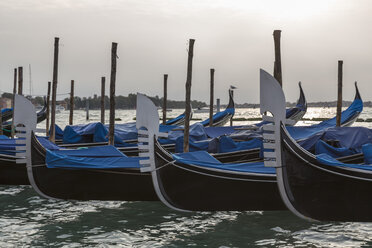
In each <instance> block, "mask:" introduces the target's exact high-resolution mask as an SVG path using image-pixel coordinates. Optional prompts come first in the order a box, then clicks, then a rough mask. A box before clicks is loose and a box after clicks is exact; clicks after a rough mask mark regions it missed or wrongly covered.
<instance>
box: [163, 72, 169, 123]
mask: <svg viewBox="0 0 372 248" xmlns="http://www.w3.org/2000/svg"><path fill="white" fill-rule="evenodd" d="M167 83H168V74H164V86H163V125H165V123H166V122H167V90H168V89H167Z"/></svg>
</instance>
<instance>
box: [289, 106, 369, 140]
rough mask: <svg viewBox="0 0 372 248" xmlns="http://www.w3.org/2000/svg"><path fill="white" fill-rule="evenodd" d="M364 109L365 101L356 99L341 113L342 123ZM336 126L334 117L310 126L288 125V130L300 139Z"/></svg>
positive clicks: (296, 138) (295, 137)
mask: <svg viewBox="0 0 372 248" xmlns="http://www.w3.org/2000/svg"><path fill="white" fill-rule="evenodd" d="M362 110H363V102H362V100H360V99H355V100H354V101H353V103H352V104H351V105H350V106H349V107H348V108H347V109H346V110H344V111H342V113H341V123H346V122H348V121H349V120H350V118H352V117H354V116H355V115H356V114H359V113H360V112H362ZM334 126H336V117H333V118H331V119H329V120H326V121H322V122H321V123H319V124H316V125H312V126H310V127H297V126H293V127H287V130H288V132H289V133H290V134H291V136H292V137H293V138H294V139H295V140H300V139H303V138H307V137H310V136H311V135H313V134H315V133H317V132H319V131H321V130H324V129H326V128H329V127H334Z"/></svg>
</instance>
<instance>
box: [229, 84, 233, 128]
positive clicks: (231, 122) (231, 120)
mask: <svg viewBox="0 0 372 248" xmlns="http://www.w3.org/2000/svg"><path fill="white" fill-rule="evenodd" d="M229 94H230V91H229ZM229 97H230V96H229ZM231 97H232V99H234V90H233V89H231ZM232 126H233V118H231V119H230V127H232Z"/></svg>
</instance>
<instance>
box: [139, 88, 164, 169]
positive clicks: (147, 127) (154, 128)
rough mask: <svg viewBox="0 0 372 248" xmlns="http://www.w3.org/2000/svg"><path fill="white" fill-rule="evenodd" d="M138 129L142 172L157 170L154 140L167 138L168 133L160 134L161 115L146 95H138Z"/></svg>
mask: <svg viewBox="0 0 372 248" xmlns="http://www.w3.org/2000/svg"><path fill="white" fill-rule="evenodd" d="M136 127H137V130H138V142H139V143H143V144H142V145H140V144H139V145H138V149H139V150H140V154H139V156H140V157H144V158H146V159H144V160H141V161H140V165H141V171H142V172H149V171H153V170H154V169H155V160H154V139H155V138H157V137H167V134H166V133H160V132H159V113H158V110H157V108H156V106H155V104H154V103H153V102H152V101H151V100H150V99H149V98H147V97H146V96H145V95H143V94H140V93H137V110H136Z"/></svg>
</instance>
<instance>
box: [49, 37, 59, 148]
mask: <svg viewBox="0 0 372 248" xmlns="http://www.w3.org/2000/svg"><path fill="white" fill-rule="evenodd" d="M58 48H59V38H58V37H55V38H54V59H53V85H52V113H51V118H50V119H51V120H50V126H51V127H50V137H49V140H50V141H51V142H55V141H56V127H55V124H56V100H57V81H58V51H59V49H58Z"/></svg>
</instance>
